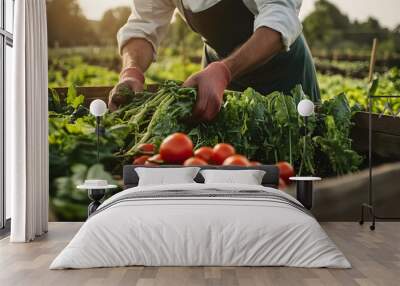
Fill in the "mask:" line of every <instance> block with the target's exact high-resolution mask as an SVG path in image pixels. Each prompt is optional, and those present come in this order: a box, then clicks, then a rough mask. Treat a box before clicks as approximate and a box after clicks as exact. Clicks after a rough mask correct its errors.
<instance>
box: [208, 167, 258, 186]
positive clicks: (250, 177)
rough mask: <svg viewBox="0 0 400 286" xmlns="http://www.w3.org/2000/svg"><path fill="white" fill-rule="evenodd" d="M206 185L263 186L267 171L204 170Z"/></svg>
mask: <svg viewBox="0 0 400 286" xmlns="http://www.w3.org/2000/svg"><path fill="white" fill-rule="evenodd" d="M200 174H201V175H202V176H203V177H204V183H205V184H213V183H219V184H246V185H261V183H262V179H263V178H264V175H265V171H262V170H202V171H201V172H200Z"/></svg>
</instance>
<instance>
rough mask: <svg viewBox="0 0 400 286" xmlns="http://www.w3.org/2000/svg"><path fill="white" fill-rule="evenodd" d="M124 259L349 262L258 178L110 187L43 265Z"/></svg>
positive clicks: (296, 206)
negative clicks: (247, 182) (109, 194)
mask: <svg viewBox="0 0 400 286" xmlns="http://www.w3.org/2000/svg"><path fill="white" fill-rule="evenodd" d="M174 191H176V192H175V195H173V196H163V195H162V194H165V192H172V193H174ZM216 192H219V193H218V194H220V193H221V194H222V193H226V194H228V195H226V196H218V195H215V193H216ZM253 192H254V193H257V194H260V195H259V196H258V195H254V196H253V195H252V194H253ZM192 193H199V194H202V195H201V196H191V195H190V194H192ZM234 193H238V194H240V196H239V195H235V194H234ZM138 194H140V195H139V196H138ZM146 194H152V195H151V196H149V197H146ZM154 194H156V195H154ZM157 194H161V195H160V197H158V196H157ZM180 194H182V195H180ZM229 194H233V195H229ZM128 265H145V266H292V267H330V268H350V267H351V266H350V263H349V262H348V261H347V259H346V258H345V257H344V255H343V254H342V252H341V251H340V250H339V249H338V248H337V247H336V245H335V244H334V243H333V242H332V241H331V239H330V238H329V237H328V236H327V234H326V233H325V232H324V230H323V229H322V228H321V226H320V225H319V223H318V222H317V221H316V220H315V219H314V217H313V216H312V215H310V214H308V213H307V210H305V209H304V208H302V207H301V204H300V203H299V202H297V201H296V200H295V199H294V198H292V197H291V196H289V195H287V194H285V193H283V192H281V191H279V190H276V189H273V188H268V187H263V186H255V185H239V184H197V183H191V184H173V185H156V186H140V187H134V188H130V189H127V190H125V191H123V192H121V193H119V194H117V195H114V196H113V197H111V198H109V199H108V200H106V201H105V202H104V203H103V204H102V205H101V206H100V208H99V210H98V211H97V213H96V214H94V215H93V216H92V217H90V218H89V219H88V220H87V222H85V224H84V225H83V226H82V227H81V229H80V230H79V232H78V233H77V234H76V236H75V237H74V238H73V239H72V241H71V242H70V243H69V244H68V246H67V247H66V248H65V249H64V250H63V251H62V252H61V253H60V254H59V255H58V257H57V258H56V259H55V260H54V261H53V263H52V264H51V266H50V269H64V268H92V267H116V266H128Z"/></svg>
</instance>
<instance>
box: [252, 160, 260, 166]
mask: <svg viewBox="0 0 400 286" xmlns="http://www.w3.org/2000/svg"><path fill="white" fill-rule="evenodd" d="M261 165H262V164H261V163H260V162H258V161H250V166H261Z"/></svg>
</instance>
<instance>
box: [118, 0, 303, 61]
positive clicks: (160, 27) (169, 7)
mask: <svg viewBox="0 0 400 286" xmlns="http://www.w3.org/2000/svg"><path fill="white" fill-rule="evenodd" d="M131 1H132V14H131V16H130V17H129V19H128V22H127V23H126V24H125V25H124V26H123V27H122V28H121V29H120V31H119V32H118V36H117V38H118V45H119V49H120V51H121V48H122V47H123V46H124V45H125V43H126V42H127V41H129V40H130V39H132V38H143V39H146V40H147V41H149V42H150V43H151V44H152V46H153V49H154V55H156V51H157V49H158V46H159V44H160V42H161V40H162V39H163V38H164V36H165V34H166V33H167V29H168V25H169V23H170V22H171V19H172V16H173V13H174V10H175V9H176V8H177V9H178V11H179V12H180V14H181V15H182V16H184V13H183V7H182V3H183V5H184V7H185V8H186V9H189V10H190V11H192V12H193V13H196V12H201V11H204V10H206V9H208V8H210V7H212V6H213V5H215V4H217V3H218V2H220V1H221V0H183V1H181V0H131ZM234 1H235V0H234ZM242 1H243V3H244V4H245V5H246V6H247V8H248V9H249V10H250V11H251V12H252V13H253V14H254V31H255V30H257V29H258V28H259V27H263V26H264V27H269V28H271V29H273V30H275V31H277V32H279V33H280V34H281V36H282V42H283V44H284V46H285V47H286V49H287V50H288V49H289V47H290V45H291V44H292V43H293V42H294V41H295V40H296V39H297V37H298V36H299V35H300V33H301V31H302V25H301V22H300V19H299V12H300V7H301V4H302V0H242Z"/></svg>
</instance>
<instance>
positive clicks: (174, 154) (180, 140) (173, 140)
mask: <svg viewBox="0 0 400 286" xmlns="http://www.w3.org/2000/svg"><path fill="white" fill-rule="evenodd" d="M160 154H161V157H162V158H163V159H164V161H165V162H167V163H174V164H182V163H183V162H185V160H186V159H188V158H190V157H192V155H193V143H192V140H190V138H189V136H187V135H186V134H183V133H174V134H172V135H169V136H168V137H167V138H165V139H164V141H163V142H162V143H161V146H160Z"/></svg>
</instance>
